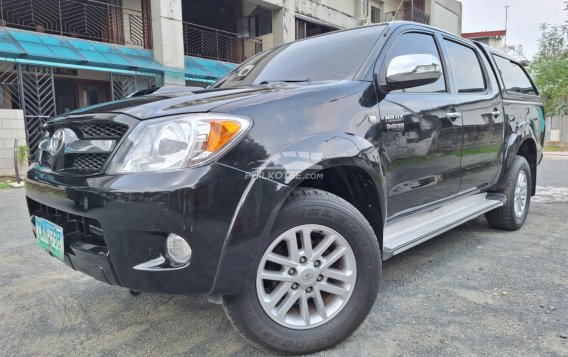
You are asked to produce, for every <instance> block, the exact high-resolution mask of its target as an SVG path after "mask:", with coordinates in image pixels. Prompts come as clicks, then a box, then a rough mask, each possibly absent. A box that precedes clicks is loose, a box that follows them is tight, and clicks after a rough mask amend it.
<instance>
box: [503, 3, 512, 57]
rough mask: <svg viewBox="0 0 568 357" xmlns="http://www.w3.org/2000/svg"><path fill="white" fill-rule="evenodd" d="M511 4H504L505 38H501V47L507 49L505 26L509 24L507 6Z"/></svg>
mask: <svg viewBox="0 0 568 357" xmlns="http://www.w3.org/2000/svg"><path fill="white" fill-rule="evenodd" d="M510 7H511V6H509V5H505V38H504V39H503V47H504V48H503V49H504V50H507V26H508V25H509V8H510Z"/></svg>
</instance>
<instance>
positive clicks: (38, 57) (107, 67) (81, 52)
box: [0, 27, 236, 81]
mask: <svg viewBox="0 0 568 357" xmlns="http://www.w3.org/2000/svg"><path fill="white" fill-rule="evenodd" d="M0 58H1V59H3V60H12V61H15V62H19V63H27V64H37V65H44V66H54V67H65V68H77V69H89V70H95V71H104V72H114V73H163V72H178V73H179V72H182V73H183V72H185V76H186V77H191V78H194V79H196V80H200V79H203V80H205V81H213V80H216V79H218V78H220V77H222V76H223V75H224V74H225V73H227V72H229V71H230V70H232V69H233V68H234V67H235V66H236V65H235V64H233V63H226V62H222V61H217V60H210V59H204V58H194V57H189V56H186V57H185V71H183V70H180V69H177V68H170V67H166V66H163V65H162V64H160V63H159V62H157V61H156V60H155V59H154V54H153V52H152V51H151V50H147V49H142V48H133V47H127V46H121V45H115V44H109V43H104V42H97V41H88V40H82V39H78V38H72V37H65V36H59V35H49V34H44V33H38V32H31V31H24V30H18V29H13V28H5V27H0Z"/></svg>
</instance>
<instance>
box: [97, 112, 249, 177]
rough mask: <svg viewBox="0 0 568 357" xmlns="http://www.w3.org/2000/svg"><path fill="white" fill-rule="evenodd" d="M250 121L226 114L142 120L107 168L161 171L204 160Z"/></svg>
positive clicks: (231, 142) (227, 145)
mask: <svg viewBox="0 0 568 357" xmlns="http://www.w3.org/2000/svg"><path fill="white" fill-rule="evenodd" d="M251 124H252V122H251V120H250V119H248V118H245V117H240V116H233V115H227V114H186V115H179V116H174V117H168V118H164V119H153V120H152V119H151V120H147V121H143V122H141V123H140V124H138V125H137V126H136V128H134V130H133V131H132V132H131V133H130V134H129V136H128V138H127V139H126V140H125V142H124V143H122V145H121V147H120V148H119V150H118V152H117V153H116V155H115V156H114V158H113V160H112V163H111V165H110V167H109V170H108V171H109V173H129V172H148V171H164V170H177V169H181V168H184V167H189V166H196V165H200V164H205V163H207V162H209V161H211V160H213V159H215V158H217V157H218V156H219V155H221V154H223V153H224V152H226V151H227V150H229V149H230V148H231V147H232V146H233V145H234V144H235V143H236V142H237V141H238V139H239V138H240V137H242V136H243V135H244V134H246V132H247V130H248V129H249V128H250V126H251Z"/></svg>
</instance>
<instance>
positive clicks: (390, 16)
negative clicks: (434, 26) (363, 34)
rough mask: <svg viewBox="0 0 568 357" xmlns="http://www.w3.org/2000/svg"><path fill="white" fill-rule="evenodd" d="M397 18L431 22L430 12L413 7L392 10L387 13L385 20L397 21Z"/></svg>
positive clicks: (425, 22)
mask: <svg viewBox="0 0 568 357" xmlns="http://www.w3.org/2000/svg"><path fill="white" fill-rule="evenodd" d="M396 20H403V21H414V22H419V23H421V24H426V25H429V24H430V14H427V13H426V12H424V11H422V10H420V9H417V8H413V7H406V8H401V9H399V10H398V11H392V12H387V13H385V21H386V22H389V21H396Z"/></svg>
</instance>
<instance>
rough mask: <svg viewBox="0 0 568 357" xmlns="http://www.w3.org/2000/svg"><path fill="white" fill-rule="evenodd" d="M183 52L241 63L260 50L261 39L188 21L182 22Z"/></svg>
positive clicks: (189, 54)
mask: <svg viewBox="0 0 568 357" xmlns="http://www.w3.org/2000/svg"><path fill="white" fill-rule="evenodd" d="M183 39H184V47H185V54H186V55H188V56H196V57H203V58H210V59H216V60H220V61H226V62H233V63H241V62H243V61H244V60H246V59H248V58H250V57H252V56H254V55H255V54H257V53H260V52H262V41H261V40H259V39H254V38H243V37H239V35H237V34H234V33H231V32H227V31H223V30H217V29H214V28H210V27H205V26H201V25H197V24H193V23H190V22H184V23H183Z"/></svg>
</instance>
